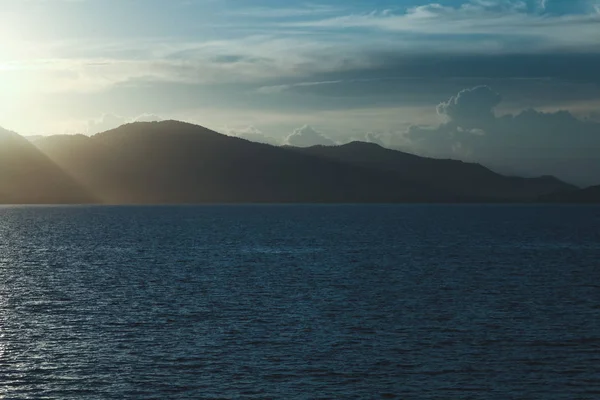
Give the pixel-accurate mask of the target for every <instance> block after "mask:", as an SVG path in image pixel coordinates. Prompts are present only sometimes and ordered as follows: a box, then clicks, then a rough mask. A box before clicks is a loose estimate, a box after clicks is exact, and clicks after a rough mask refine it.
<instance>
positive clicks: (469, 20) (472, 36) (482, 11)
mask: <svg viewBox="0 0 600 400" xmlns="http://www.w3.org/2000/svg"><path fill="white" fill-rule="evenodd" d="M565 3H566V2H565ZM569 3H572V4H573V5H574V6H573V7H572V8H573V9H572V10H568V11H569V12H562V13H531V12H529V11H530V9H529V7H528V6H527V4H526V3H525V2H523V1H483V0H472V1H467V2H463V3H462V4H459V5H456V6H450V5H448V6H445V5H441V4H439V3H431V4H426V5H420V6H416V7H410V8H408V9H405V10H403V11H402V12H398V11H395V12H390V11H389V10H386V11H385V12H371V13H363V14H351V15H345V16H337V17H333V18H327V19H321V20H310V21H300V22H295V23H293V25H294V26H297V27H313V28H323V29H328V30H332V29H333V30H335V29H352V28H354V29H362V30H371V31H380V32H394V33H398V34H412V35H419V36H420V40H414V37H413V38H412V39H413V40H412V44H413V45H414V44H415V43H417V42H418V43H419V44H421V45H422V44H424V43H431V42H436V43H437V44H438V46H439V50H440V51H447V49H448V48H450V49H452V48H454V47H453V46H451V47H444V46H443V43H446V44H449V45H453V44H462V45H463V46H464V44H465V42H461V41H458V42H454V43H453V42H452V41H450V40H448V39H449V38H457V37H461V36H463V37H468V39H469V40H468V42H466V43H468V44H469V46H470V49H471V50H472V49H473V45H474V44H485V43H487V45H488V52H489V51H490V50H489V49H490V46H492V45H493V46H494V49H495V50H501V49H502V50H504V51H506V50H509V49H512V51H514V48H515V46H519V47H520V48H521V49H523V48H528V47H529V48H536V49H540V48H546V49H549V48H565V47H568V48H571V49H573V48H595V49H598V43H597V41H595V40H594V39H593V38H594V37H595V36H597V35H598V33H599V32H600V28H599V26H598V22H600V16H599V15H598V14H597V13H595V12H593V9H592V8H591V7H589V3H587V4H588V5H586V6H584V5H581V4H579V3H581V2H575V1H569ZM541 4H544V9H545V8H547V6H548V4H547V2H544V3H538V5H541ZM575 5H576V6H575ZM585 11H587V12H585ZM557 30H560V31H561V35H556V31H557ZM590 35H591V36H590ZM516 38H521V40H515V39H516ZM426 47H427V46H426ZM414 48H415V49H416V50H417V51H418V46H415V47H414ZM463 49H464V47H463ZM492 51H493V50H492Z"/></svg>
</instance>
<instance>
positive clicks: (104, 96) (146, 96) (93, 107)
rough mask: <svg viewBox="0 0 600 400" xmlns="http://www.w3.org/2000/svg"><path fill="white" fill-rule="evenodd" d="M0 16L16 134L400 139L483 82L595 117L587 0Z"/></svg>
mask: <svg viewBox="0 0 600 400" xmlns="http://www.w3.org/2000/svg"><path fill="white" fill-rule="evenodd" d="M0 22H1V23H0V87H1V88H2V89H1V90H0V126H4V127H6V128H9V129H13V130H16V131H18V132H22V133H24V134H56V133H76V132H82V133H94V132H95V131H98V130H101V129H104V128H110V127H112V126H113V125H115V124H118V123H120V122H127V121H132V120H135V119H154V118H159V117H160V118H175V119H181V120H186V121H190V122H194V123H198V124H201V125H205V126H208V127H210V128H213V129H217V130H219V131H221V132H225V133H229V134H236V135H243V136H248V135H250V136H251V137H254V138H260V139H261V140H268V141H273V142H277V143H282V142H284V141H285V140H286V138H287V137H288V136H289V135H290V134H292V133H294V132H296V133H297V132H312V136H310V135H308V136H307V140H316V141H318V140H319V138H324V137H326V139H327V140H331V141H334V142H338V143H342V142H345V141H348V140H353V139H364V138H365V137H367V135H369V136H368V137H370V138H373V137H375V136H377V137H380V138H382V139H381V140H382V141H384V142H385V144H386V145H389V146H394V147H403V146H404V147H405V148H407V149H412V150H415V149H416V147H415V146H416V145H415V143H414V140H410V137H411V135H408V132H409V130H410V129H411V127H415V126H419V127H423V126H426V127H433V128H435V127H436V126H439V125H440V124H444V123H447V122H448V121H447V119H448V118H447V116H444V115H440V114H439V113H438V112H436V106H437V105H438V104H440V103H441V102H444V101H447V100H448V99H450V98H451V97H452V96H456V95H457V94H458V93H459V92H461V91H462V90H464V89H469V88H474V87H478V86H482V85H484V86H488V87H490V88H492V89H493V90H494V91H495V92H497V93H499V94H500V95H501V96H502V101H501V102H500V103H499V104H497V105H495V107H494V113H495V115H497V116H502V115H505V114H511V115H518V114H519V113H521V112H522V111H523V110H526V109H528V108H534V109H536V110H538V111H540V112H547V113H551V112H556V111H559V110H566V111H569V113H571V114H572V115H574V116H576V117H577V118H579V119H582V120H583V119H591V120H594V121H595V120H596V119H600V114H599V113H600V86H599V85H600V78H599V76H598V73H597V71H598V70H600V41H598V38H599V37H600V0H546V1H542V0H529V1H525V0H437V1H432V2H428V1H415V0H395V1H393V0H377V1H356V0H345V1H342V0H326V1H324V0H315V1H299V0H288V1H285V2H284V1H279V0H278V1H275V0H0ZM307 126H308V127H307ZM308 128H310V129H308ZM411 146H412V147H411ZM417 150H418V151H421V152H427V149H423V148H420V149H417ZM448 151H450V150H448ZM452 151H456V147H455V150H452ZM450 155H452V154H450ZM457 156H460V157H462V158H465V157H471V158H473V159H477V156H476V155H474V154H470V155H468V154H457ZM494 163H498V164H502V161H501V160H495V161H494ZM533 172H538V171H537V170H536V171H533Z"/></svg>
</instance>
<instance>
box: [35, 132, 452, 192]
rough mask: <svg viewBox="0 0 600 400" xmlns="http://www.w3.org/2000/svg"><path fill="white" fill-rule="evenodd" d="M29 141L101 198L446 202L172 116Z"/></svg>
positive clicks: (370, 173)
mask: <svg viewBox="0 0 600 400" xmlns="http://www.w3.org/2000/svg"><path fill="white" fill-rule="evenodd" d="M35 145H36V146H37V147H38V148H39V149H41V150H42V151H43V152H44V153H46V154H48V155H49V156H50V157H51V158H52V159H53V160H55V161H56V162H57V163H58V165H60V166H61V167H62V168H64V169H65V170H67V171H70V172H71V173H72V174H73V175H74V176H75V177H76V178H77V179H78V180H79V181H81V182H83V183H84V184H85V185H86V186H87V187H90V188H92V191H93V193H94V194H95V195H96V196H97V197H99V198H100V199H102V201H103V202H107V203H212V202H402V201H449V200H450V199H449V197H448V196H446V195H445V193H443V192H441V191H435V190H431V189H429V188H428V187H427V186H426V185H422V184H420V183H418V182H403V181H402V179H399V178H398V176H397V175H396V174H394V173H393V172H388V171H384V172H381V171H376V170H372V169H369V168H365V167H362V166H355V165H347V164H344V163H341V162H338V161H335V160H327V159H323V158H320V157H315V156H312V155H310V154H302V153H299V152H296V151H293V150H290V149H284V148H279V147H274V146H270V145H265V144H259V143H253V142H249V141H247V140H244V139H240V138H234V137H230V136H225V135H221V134H219V133H216V132H213V131H211V130H208V129H206V128H203V127H200V126H196V125H191V124H187V123H182V122H176V121H164V122H138V123H133V124H128V125H124V126H121V127H119V128H117V129H114V130H111V131H107V132H104V133H100V134H97V135H95V136H93V137H91V138H88V137H85V136H76V137H72V136H71V137H67V136H62V137H49V138H47V139H43V140H38V141H36V142H35Z"/></svg>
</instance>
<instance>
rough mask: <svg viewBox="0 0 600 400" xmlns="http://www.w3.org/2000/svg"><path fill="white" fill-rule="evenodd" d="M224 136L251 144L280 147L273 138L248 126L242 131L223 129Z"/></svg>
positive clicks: (277, 141) (279, 143)
mask: <svg viewBox="0 0 600 400" xmlns="http://www.w3.org/2000/svg"><path fill="white" fill-rule="evenodd" d="M225 134H227V135H230V136H236V137H239V138H242V139H246V140H249V141H251V142H257V143H265V144H270V145H273V146H279V145H281V142H280V141H279V140H277V139H275V138H274V137H271V136H268V135H265V134H264V133H263V132H262V131H261V130H260V129H258V128H256V127H255V126H252V125H250V126H248V127H246V128H242V129H225Z"/></svg>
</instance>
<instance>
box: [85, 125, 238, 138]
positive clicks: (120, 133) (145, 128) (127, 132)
mask: <svg viewBox="0 0 600 400" xmlns="http://www.w3.org/2000/svg"><path fill="white" fill-rule="evenodd" d="M173 136H178V137H181V136H186V137H192V136H195V137H196V138H198V137H202V138H204V139H217V138H226V137H227V136H225V135H223V134H220V133H218V132H215V131H213V130H210V129H208V128H205V127H203V126H200V125H194V124H190V123H187V122H182V121H175V120H167V121H155V122H131V123H127V124H124V125H121V126H119V127H118V128H115V129H111V130H109V131H106V132H101V133H97V134H96V135H94V136H92V138H94V139H95V140H101V141H114V140H118V141H120V140H144V139H147V140H157V139H161V140H162V139H164V140H169V139H172V138H173Z"/></svg>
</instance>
